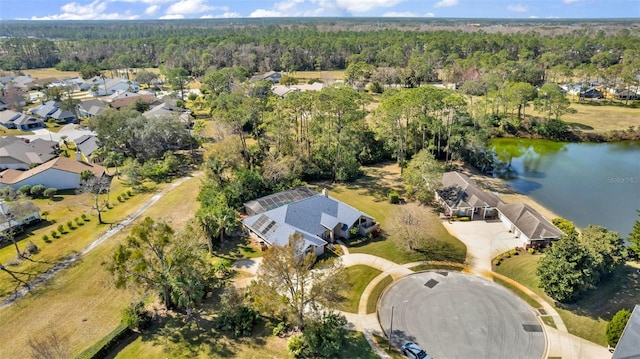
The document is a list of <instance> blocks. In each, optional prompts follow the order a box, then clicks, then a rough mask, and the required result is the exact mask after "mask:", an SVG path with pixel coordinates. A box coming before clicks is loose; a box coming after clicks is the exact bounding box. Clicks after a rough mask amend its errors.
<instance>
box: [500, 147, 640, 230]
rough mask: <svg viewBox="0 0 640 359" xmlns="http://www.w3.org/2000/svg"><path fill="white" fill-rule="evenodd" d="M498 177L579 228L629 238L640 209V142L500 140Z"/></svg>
mask: <svg viewBox="0 0 640 359" xmlns="http://www.w3.org/2000/svg"><path fill="white" fill-rule="evenodd" d="M492 150H493V151H494V153H495V156H496V159H497V161H496V162H500V164H498V165H496V167H495V168H494V174H495V175H496V176H499V177H501V178H504V179H505V180H506V181H507V183H508V185H509V186H510V187H511V188H513V189H514V190H516V191H518V192H520V193H523V194H526V195H530V196H531V197H533V198H534V199H536V200H537V201H538V202H540V203H541V204H543V205H545V206H547V207H548V208H549V209H551V210H552V211H554V212H555V213H557V214H558V215H560V216H563V217H566V218H568V219H570V220H573V221H574V222H575V223H576V224H577V225H578V226H580V227H585V226H587V225H588V224H599V225H603V226H606V227H608V228H610V229H613V230H616V231H619V232H620V233H621V234H622V235H623V236H626V234H628V233H629V232H630V230H631V228H632V227H633V223H634V221H635V219H636V218H637V214H636V210H637V209H640V143H637V142H636V143H634V142H624V143H597V144H596V143H562V142H553V141H546V140H531V139H494V140H493V141H492Z"/></svg>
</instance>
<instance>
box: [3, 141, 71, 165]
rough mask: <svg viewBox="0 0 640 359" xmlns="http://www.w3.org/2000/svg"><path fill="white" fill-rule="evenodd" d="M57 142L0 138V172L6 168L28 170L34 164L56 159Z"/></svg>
mask: <svg viewBox="0 0 640 359" xmlns="http://www.w3.org/2000/svg"><path fill="white" fill-rule="evenodd" d="M57 151H58V142H56V141H47V140H42V139H36V140H33V141H28V140H24V139H22V138H19V137H4V138H0V170H6V169H8V168H11V169H17V170H28V169H29V168H31V167H32V166H33V165H34V164H41V163H44V162H47V161H49V160H51V159H53V158H55V157H56V153H57Z"/></svg>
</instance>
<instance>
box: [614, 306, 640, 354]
mask: <svg viewBox="0 0 640 359" xmlns="http://www.w3.org/2000/svg"><path fill="white" fill-rule="evenodd" d="M611 359H640V305H636V306H635V308H634V309H633V312H632V313H631V317H629V321H628V322H627V326H626V327H625V328H624V331H623V332H622V336H621V337H620V340H618V345H616V350H615V351H614V352H613V356H612V357H611Z"/></svg>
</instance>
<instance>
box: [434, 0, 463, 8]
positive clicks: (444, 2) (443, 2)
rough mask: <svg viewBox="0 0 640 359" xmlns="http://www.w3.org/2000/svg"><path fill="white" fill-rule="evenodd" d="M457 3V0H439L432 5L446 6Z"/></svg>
mask: <svg viewBox="0 0 640 359" xmlns="http://www.w3.org/2000/svg"><path fill="white" fill-rule="evenodd" d="M455 5H458V0H440V1H438V2H437V3H436V4H435V5H433V7H448V6H455Z"/></svg>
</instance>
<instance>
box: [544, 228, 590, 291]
mask: <svg viewBox="0 0 640 359" xmlns="http://www.w3.org/2000/svg"><path fill="white" fill-rule="evenodd" d="M536 274H537V275H538V277H539V278H540V287H541V288H542V289H544V291H545V293H547V295H549V296H550V297H551V298H553V299H555V300H557V301H559V302H562V303H570V302H575V301H576V300H578V299H580V297H581V296H582V295H583V294H584V293H585V292H587V291H588V290H590V289H592V288H594V287H595V285H596V283H597V282H598V279H599V274H598V271H597V269H596V267H595V265H594V263H593V259H592V258H591V255H590V254H589V251H588V250H587V248H585V247H584V246H583V245H582V244H581V243H580V242H579V241H577V240H576V238H575V237H568V236H563V237H561V238H560V239H559V240H558V241H556V242H555V243H554V244H553V246H551V247H550V248H549V249H547V251H546V253H545V256H544V257H543V258H542V259H541V260H540V262H539V263H538V269H537V271H536Z"/></svg>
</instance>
